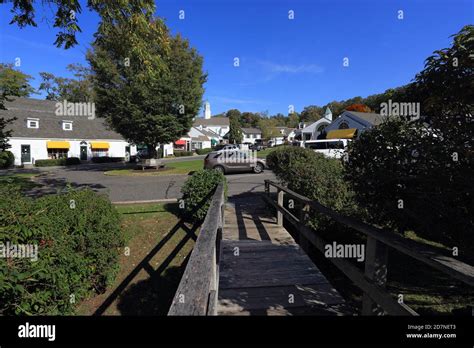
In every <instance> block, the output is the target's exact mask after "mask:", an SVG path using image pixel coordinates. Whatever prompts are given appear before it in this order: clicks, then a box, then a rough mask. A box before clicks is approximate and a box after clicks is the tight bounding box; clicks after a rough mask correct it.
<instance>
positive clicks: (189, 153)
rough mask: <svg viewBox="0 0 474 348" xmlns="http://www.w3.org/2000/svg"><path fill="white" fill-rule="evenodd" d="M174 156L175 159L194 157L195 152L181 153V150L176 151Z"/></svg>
mask: <svg viewBox="0 0 474 348" xmlns="http://www.w3.org/2000/svg"><path fill="white" fill-rule="evenodd" d="M173 154H174V155H175V157H183V156H192V155H193V152H192V151H179V150H178V151H176V150H174V151H173Z"/></svg>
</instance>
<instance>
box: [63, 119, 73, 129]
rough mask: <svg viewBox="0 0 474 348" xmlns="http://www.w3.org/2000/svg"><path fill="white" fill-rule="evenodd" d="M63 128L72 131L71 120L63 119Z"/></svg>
mask: <svg viewBox="0 0 474 348" xmlns="http://www.w3.org/2000/svg"><path fill="white" fill-rule="evenodd" d="M63 130H65V131H72V122H69V121H63Z"/></svg>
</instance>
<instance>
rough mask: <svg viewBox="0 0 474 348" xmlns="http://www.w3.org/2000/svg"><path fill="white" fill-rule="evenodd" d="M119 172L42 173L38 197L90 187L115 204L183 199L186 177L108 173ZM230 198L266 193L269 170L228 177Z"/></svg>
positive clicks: (68, 169) (69, 170)
mask: <svg viewBox="0 0 474 348" xmlns="http://www.w3.org/2000/svg"><path fill="white" fill-rule="evenodd" d="M112 168H120V164H115V165H114V166H112V165H110V166H106V167H104V165H91V166H77V167H66V168H54V169H51V168H48V169H43V168H42V169H41V173H42V175H41V176H40V177H38V178H36V180H37V181H38V182H39V183H41V184H42V185H44V186H43V187H42V188H40V189H38V191H36V192H33V194H37V193H47V192H51V193H54V192H56V191H57V190H58V189H61V188H64V187H66V185H67V184H68V183H69V184H71V185H72V186H73V187H90V188H91V189H93V190H95V191H97V192H104V193H106V194H107V195H109V197H110V200H111V201H112V202H122V201H143V200H160V199H174V198H179V197H181V187H182V186H183V184H184V182H185V181H186V179H187V178H188V176H187V175H162V176H108V175H105V174H104V171H105V170H110V169H112ZM226 177H227V182H228V184H229V191H228V192H229V196H231V195H236V194H241V193H244V192H263V190H264V183H263V181H264V180H265V179H274V175H273V173H272V172H270V171H269V170H266V171H265V172H264V173H262V174H253V173H248V174H247V173H245V174H229V175H226Z"/></svg>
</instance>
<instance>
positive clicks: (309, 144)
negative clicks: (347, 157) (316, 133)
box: [304, 139, 350, 158]
mask: <svg viewBox="0 0 474 348" xmlns="http://www.w3.org/2000/svg"><path fill="white" fill-rule="evenodd" d="M349 141H350V139H321V140H308V141H305V142H304V147H306V148H307V149H311V150H313V151H315V152H319V153H322V154H323V155H324V156H326V157H330V158H341V157H342V156H343V155H344V151H345V150H346V148H347V145H348V144H349Z"/></svg>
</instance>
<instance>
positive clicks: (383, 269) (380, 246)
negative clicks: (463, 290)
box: [264, 180, 474, 315]
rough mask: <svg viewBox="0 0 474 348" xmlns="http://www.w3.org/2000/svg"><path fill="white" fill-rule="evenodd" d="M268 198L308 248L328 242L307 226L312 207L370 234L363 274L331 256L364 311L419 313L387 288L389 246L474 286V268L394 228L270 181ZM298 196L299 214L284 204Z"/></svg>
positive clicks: (315, 210)
mask: <svg viewBox="0 0 474 348" xmlns="http://www.w3.org/2000/svg"><path fill="white" fill-rule="evenodd" d="M270 187H275V188H276V189H277V201H274V200H273V199H272V198H271V191H270ZM265 193H266V195H264V197H265V200H266V201H267V202H268V203H269V204H270V205H271V206H273V207H274V208H276V210H277V222H278V224H279V225H282V224H283V218H286V220H287V221H288V222H289V223H291V224H292V225H293V226H294V227H295V228H296V230H298V232H299V237H300V246H301V247H302V248H303V249H304V250H306V251H307V250H308V245H309V243H310V244H312V245H313V246H314V247H316V249H318V250H319V251H321V252H323V253H324V251H325V246H326V244H327V242H326V241H324V240H323V239H322V238H321V237H319V236H318V235H317V233H316V232H315V231H314V230H312V229H311V228H310V227H308V225H307V220H308V219H309V217H310V214H309V212H310V211H311V210H312V211H314V212H317V213H321V214H324V215H327V216H329V217H331V218H332V219H333V220H334V221H336V222H338V223H341V224H343V225H345V226H349V227H351V228H353V229H354V230H356V231H358V232H360V233H363V234H364V235H366V236H367V242H366V248H365V251H366V254H365V270H364V273H362V272H361V271H360V270H359V269H358V268H357V267H356V266H354V265H353V264H352V263H351V262H349V261H347V260H345V259H341V258H328V260H330V261H331V262H332V263H333V264H334V265H335V266H336V267H337V268H339V270H341V271H342V272H343V273H344V274H345V275H346V276H347V277H348V278H349V279H351V280H352V281H353V282H354V283H355V284H356V285H357V286H358V287H359V288H360V289H362V291H363V292H364V295H363V300H362V314H363V315H375V314H380V312H381V310H383V311H384V312H386V313H387V314H390V315H418V314H417V313H416V312H415V311H414V310H412V309H411V308H410V307H408V306H407V305H406V304H404V303H403V301H399V300H398V299H397V300H395V299H394V298H393V297H392V296H391V295H390V294H389V293H388V292H387V291H386V290H385V284H386V280H387V266H388V264H387V255H388V248H389V247H390V248H394V249H396V250H398V251H399V252H401V253H403V254H405V255H408V256H410V257H412V258H414V259H417V260H418V261H421V262H423V263H424V264H426V265H428V266H430V267H432V268H435V269H437V270H439V271H441V272H443V273H444V274H447V275H449V276H451V277H453V278H455V279H457V280H460V281H461V282H463V283H465V284H468V285H470V286H474V267H473V266H471V265H468V264H466V263H463V262H461V261H458V260H456V259H454V258H452V257H447V256H444V255H441V254H439V253H438V252H437V251H436V250H434V249H433V248H430V247H428V246H426V245H423V244H420V243H417V242H415V241H412V240H409V239H406V238H403V237H401V236H399V235H397V234H395V233H393V232H391V231H388V230H385V229H381V228H377V227H374V226H371V225H368V224H366V223H364V222H362V221H359V220H356V219H354V218H351V217H348V216H344V215H341V214H339V213H337V212H335V211H334V210H332V209H329V208H327V207H325V206H323V205H321V204H320V203H318V202H316V201H312V200H310V199H309V198H307V197H305V196H302V195H300V194H298V193H296V192H293V191H291V190H289V189H288V188H286V187H284V186H281V185H279V184H278V183H275V182H272V181H270V180H265ZM285 194H286V195H288V196H289V197H291V198H293V199H295V200H296V201H298V202H299V203H300V204H302V206H303V208H302V209H301V210H300V211H299V214H298V215H299V216H295V214H293V213H292V212H290V211H289V210H288V209H286V208H285V207H284V204H283V202H284V195H285Z"/></svg>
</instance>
